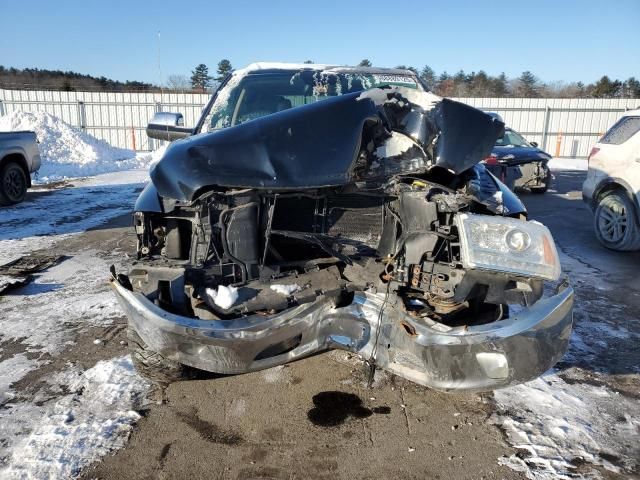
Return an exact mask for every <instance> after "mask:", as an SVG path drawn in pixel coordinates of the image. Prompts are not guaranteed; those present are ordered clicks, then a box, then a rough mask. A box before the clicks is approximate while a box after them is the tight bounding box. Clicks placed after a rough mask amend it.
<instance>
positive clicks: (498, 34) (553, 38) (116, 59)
mask: <svg viewBox="0 0 640 480" xmlns="http://www.w3.org/2000/svg"><path fill="white" fill-rule="evenodd" d="M0 12H2V19H3V21H2V35H1V36H0V64H1V65H5V66H14V67H19V68H24V67H38V68H49V69H62V70H74V71H77V72H80V73H88V74H92V75H104V76H106V77H110V78H114V79H117V80H141V81H148V82H153V83H157V82H158V79H159V72H158V31H160V32H161V35H160V51H161V70H162V76H163V77H164V78H165V79H166V77H167V75H170V74H184V75H189V74H190V71H191V70H192V69H193V67H194V66H195V65H196V64H198V63H205V64H207V65H208V66H209V68H210V71H213V70H215V65H216V64H217V62H218V61H219V60H220V59H221V58H228V59H230V60H231V62H232V64H233V65H234V66H235V67H241V66H244V65H246V64H248V63H251V62H254V61H260V60H263V61H299V62H301V61H304V60H306V59H311V60H314V61H315V62H318V63H337V64H356V63H358V62H359V61H360V60H361V59H362V58H369V59H370V60H371V61H372V62H373V64H374V65H376V66H388V67H393V66H395V65H399V64H404V65H412V66H415V67H417V68H421V67H422V66H423V65H425V64H428V65H430V66H431V67H432V68H433V69H434V70H436V73H441V72H442V71H444V70H446V71H448V72H449V73H455V72H456V71H457V70H459V69H464V70H465V71H467V72H470V71H474V70H475V71H478V70H480V69H483V70H485V71H486V72H488V73H490V74H498V73H500V72H502V71H504V72H505V73H506V74H507V75H508V76H510V77H514V76H518V75H519V74H520V73H521V72H522V71H524V70H527V69H528V70H531V71H533V72H534V73H535V74H536V75H537V76H538V77H539V78H540V79H542V80H543V81H556V80H564V81H578V80H581V81H584V82H591V81H594V80H596V79H597V78H599V77H600V76H602V75H604V74H607V75H609V76H611V77H615V78H622V79H626V78H628V77H630V76H635V77H637V78H638V77H640V26H639V25H640V0H613V1H608V2H606V1H602V0H598V1H591V0H585V1H570V0H555V1H546V0H542V1H535V2H533V1H528V2H523V1H518V0H510V1H502V0H494V1H491V0H485V1H479V0H478V1H476V0H458V1H446V0H441V1H438V2H431V1H427V0H422V1H419V2H392V1H384V2H382V1H377V0H369V1H366V2H354V1H349V0H342V1H332V0H325V1H320V2H318V1H303V0H297V1H278V0H273V1H269V0H267V1H264V0H263V1H243V0H234V1H232V2H214V1H208V2H207V1H200V0H193V1H189V2H178V1H176V0H173V1H165V0H155V1H153V2H139V1H134V0H129V1H121V0H107V1H89V0H85V1H83V2H79V1H65V0H59V1H55V2H54V1H31V0H19V1H17V0H0Z"/></svg>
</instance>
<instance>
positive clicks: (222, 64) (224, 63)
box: [216, 58, 233, 82]
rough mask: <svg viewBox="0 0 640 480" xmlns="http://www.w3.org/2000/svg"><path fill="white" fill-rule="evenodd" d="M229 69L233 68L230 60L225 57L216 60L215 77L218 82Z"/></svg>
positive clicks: (227, 73)
mask: <svg viewBox="0 0 640 480" xmlns="http://www.w3.org/2000/svg"><path fill="white" fill-rule="evenodd" d="M231 70H233V67H232V66H231V62H230V61H229V60H227V59H226V58H223V59H222V60H220V61H219V62H218V76H217V77H216V80H217V81H219V82H220V81H222V80H224V79H225V78H226V76H227V75H229V74H230V73H231Z"/></svg>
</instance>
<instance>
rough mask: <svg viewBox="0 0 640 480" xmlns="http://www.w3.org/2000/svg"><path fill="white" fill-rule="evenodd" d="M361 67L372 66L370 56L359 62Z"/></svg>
mask: <svg viewBox="0 0 640 480" xmlns="http://www.w3.org/2000/svg"><path fill="white" fill-rule="evenodd" d="M358 66H359V67H370V66H371V61H369V59H368V58H365V59H364V60H360V63H359V64H358Z"/></svg>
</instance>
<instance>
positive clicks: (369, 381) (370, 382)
mask: <svg viewBox="0 0 640 480" xmlns="http://www.w3.org/2000/svg"><path fill="white" fill-rule="evenodd" d="M390 289H391V281H390V280H389V281H388V282H387V290H386V292H385V295H384V301H383V302H382V306H381V307H380V313H379V314H378V320H377V322H376V338H375V342H374V344H373V348H372V349H371V356H370V357H369V360H367V361H366V363H367V365H368V367H369V374H368V378H367V388H371V387H372V386H373V380H374V376H375V373H376V360H375V356H376V353H377V351H378V340H379V338H380V329H381V326H382V316H383V315H384V309H385V307H386V305H387V301H388V300H389V293H390Z"/></svg>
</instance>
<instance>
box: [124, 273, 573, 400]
mask: <svg viewBox="0 0 640 480" xmlns="http://www.w3.org/2000/svg"><path fill="white" fill-rule="evenodd" d="M112 286H113V288H114V290H115V292H116V296H117V297H118V300H119V301H120V303H121V304H122V306H123V308H124V310H125V312H126V314H127V316H128V318H129V323H130V325H131V326H132V327H133V328H134V329H135V330H136V331H137V332H138V334H139V335H140V337H141V338H142V339H143V340H144V341H145V342H146V343H147V345H148V346H149V347H150V348H151V349H152V350H155V351H157V352H160V353H161V354H163V355H165V356H166V357H168V358H171V359H173V360H176V361H178V362H180V363H183V364H185V365H190V366H192V367H196V368H200V369H203V370H208V371H211V372H217V373H227V374H234V373H245V372H251V371H255V370H261V369H264V368H269V367H273V366H276V365H282V364H285V363H289V362H291V361H294V360H297V359H300V358H303V357H306V356H308V355H311V354H313V353H316V352H320V351H323V350H327V349H332V348H337V349H343V350H348V351H350V352H354V353H357V354H359V355H361V356H362V357H364V358H370V357H371V354H372V352H373V353H374V358H375V363H376V365H377V366H379V367H381V368H383V369H385V370H388V371H390V372H392V373H394V374H396V375H399V376H401V377H403V378H406V379H408V380H410V381H413V382H415V383H418V384H421V385H425V386H428V387H431V388H435V389H437V390H442V391H463V390H465V391H469V390H471V391H474V390H475V391H483V390H492V389H496V388H501V387H506V386H508V385H512V384H516V383H521V382H525V381H527V380H530V379H533V378H535V377H537V376H539V375H540V374H542V373H543V372H545V371H546V370H548V369H549V368H550V367H551V366H553V365H554V364H555V363H556V362H557V361H558V360H560V358H561V357H562V356H563V354H564V352H565V351H566V349H567V346H568V343H569V337H570V334H571V327H572V322H573V290H572V289H571V288H570V287H568V286H566V285H565V286H561V287H560V288H559V291H558V292H557V293H556V294H555V295H553V296H551V297H547V298H542V299H540V300H539V301H538V302H536V303H535V304H534V305H533V306H531V307H530V308H527V309H524V310H523V311H522V312H520V313H518V314H517V315H515V316H514V317H513V318H510V319H508V320H502V321H499V322H494V323H491V324H487V325H478V326H472V327H468V328H465V327H456V328H448V327H446V326H444V325H441V324H438V323H435V322H434V323H433V324H431V325H425V324H424V323H419V322H417V321H416V320H415V319H414V318H413V317H411V316H410V315H407V314H406V313H404V311H403V309H402V308H401V303H400V300H399V299H397V298H396V297H395V296H394V295H391V296H390V298H389V299H388V300H387V302H386V303H385V301H384V295H383V294H371V293H368V292H356V294H355V296H354V299H353V302H352V303H351V304H350V305H347V306H344V307H338V308H336V307H335V306H334V305H333V303H332V302H331V301H330V300H329V299H326V298H322V299H320V300H317V301H316V302H314V303H310V304H305V305H300V306H297V307H294V308H291V309H289V310H286V311H283V312H281V313H278V314H276V315H271V316H260V315H253V316H248V317H243V318H238V319H235V320H225V321H209V320H199V319H194V318H189V317H183V316H179V315H174V314H171V313H168V312H166V311H165V310H163V309H161V308H160V307H158V306H156V305H155V304H154V303H152V302H151V301H150V300H148V299H147V298H146V297H145V296H144V295H142V294H140V293H135V292H132V291H130V290H127V289H126V288H124V287H123V286H122V285H121V284H120V283H119V282H118V281H117V280H112Z"/></svg>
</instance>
